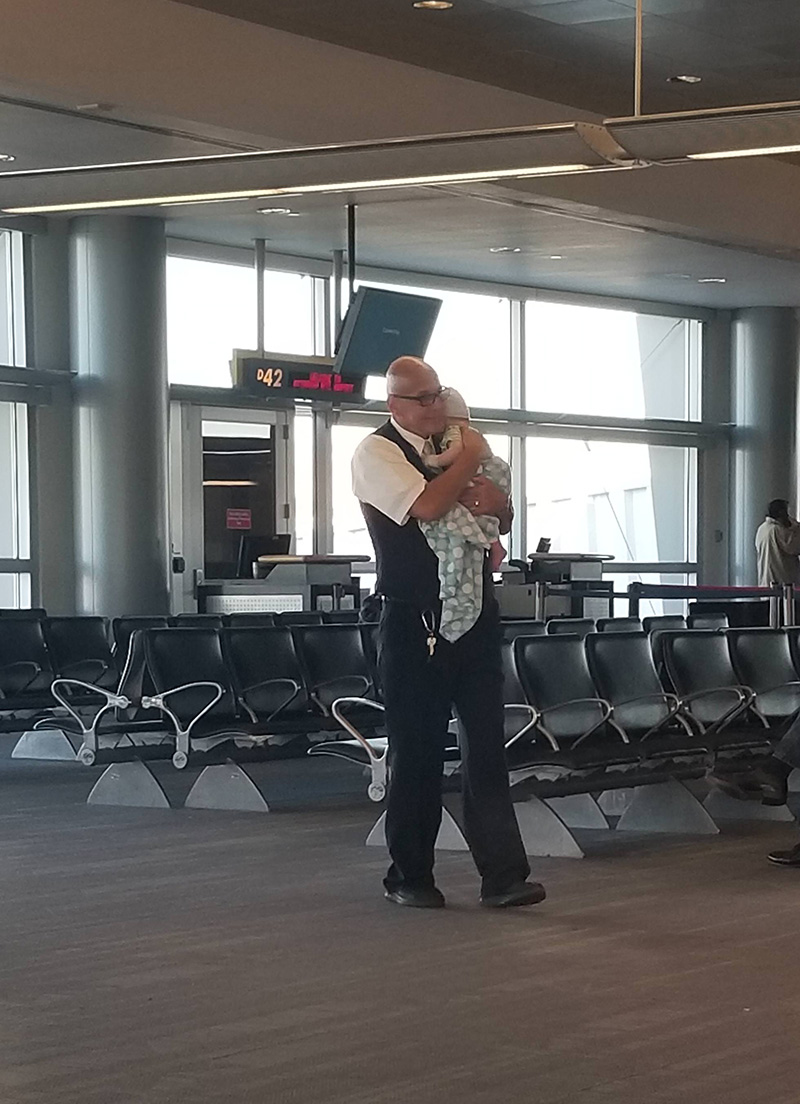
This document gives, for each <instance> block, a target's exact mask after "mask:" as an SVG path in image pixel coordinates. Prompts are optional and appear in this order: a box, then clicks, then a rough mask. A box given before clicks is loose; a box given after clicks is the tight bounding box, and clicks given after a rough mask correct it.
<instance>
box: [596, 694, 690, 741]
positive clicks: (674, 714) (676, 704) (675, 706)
mask: <svg viewBox="0 0 800 1104" xmlns="http://www.w3.org/2000/svg"><path fill="white" fill-rule="evenodd" d="M647 701H657V702H662V704H664V705H665V706H666V707H667V710H668V712H667V715H666V717H662V719H661V720H660V721H658V722H656V724H654V725H652V727H651V728H648V730H647V732H645V733H644V735H643V736H642V737H641V739H642V740H646V739H647V738H648V737H649V736H652V735H653V734H654V733H656V732H660V731H661V730H662V729H663V728H664V726H665V725H667V724H669V722H670V721H671V720H673V719H677V720H678V722H679V723H680V724H681V725H682V727H683V728H684V731H686V732H687V734H688V735H690V736H691V735H693V732H692V729H691V726H690V725H689V724H688V723H687V721H686V719H685V718H684V717H683V716H681V701H680V698H678V696H677V695H676V694H669V693H667V692H666V691H665V692H663V693H660V694H641V695H640V696H639V697H636V698H626V700H625V701H621V702H615V703H614V711H615V712H616V710H617V709H622V708H623V707H624V706H626V705H638V704H639V702H647ZM617 723H619V722H617ZM620 727H621V726H620Z"/></svg>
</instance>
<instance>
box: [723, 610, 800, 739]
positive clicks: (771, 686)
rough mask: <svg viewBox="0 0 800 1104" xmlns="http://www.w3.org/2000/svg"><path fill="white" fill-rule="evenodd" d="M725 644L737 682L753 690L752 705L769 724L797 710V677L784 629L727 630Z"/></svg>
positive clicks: (799, 680)
mask: <svg viewBox="0 0 800 1104" xmlns="http://www.w3.org/2000/svg"><path fill="white" fill-rule="evenodd" d="M726 635H727V638H728V647H729V648H730V654H731V659H732V661H733V666H734V669H735V671H736V674H737V676H738V678H739V681H740V682H741V683H742V684H743V685H744V686H749V687H751V688H752V689H753V690H755V693H756V698H755V707H756V708H757V709H758V711H759V713H760V714H761V715H762V716H763V717H766V718H767V720H768V721H770V722H771V723H773V722H776V721H778V722H779V721H784V720H786V718H787V717H790V716H792V714H794V713H796V712H797V710H798V709H800V676H798V673H797V669H796V667H795V663H794V657H793V655H792V647H791V640H790V636H789V633H787V632H786V631H785V630H784V629H767V628H746V629H729V630H728V632H727V634H726Z"/></svg>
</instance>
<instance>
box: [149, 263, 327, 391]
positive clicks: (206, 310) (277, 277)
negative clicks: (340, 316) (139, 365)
mask: <svg viewBox="0 0 800 1104" xmlns="http://www.w3.org/2000/svg"><path fill="white" fill-rule="evenodd" d="M313 296H314V288H313V278H312V277H311V276H304V275H300V274H298V273H295V272H272V271H270V272H266V273H265V277H264V346H265V348H266V349H267V350H268V351H269V352H273V353H291V354H297V355H305V354H311V353H313V351H314V326H313ZM256 315H257V310H256V274H255V268H247V267H245V266H244V265H234V264H220V263H216V262H212V261H198V260H194V259H189V258H185V257H168V258H167V357H168V366H169V380H170V383H182V384H187V385H190V386H195V387H230V386H231V385H232V380H231V372H230V360H231V354H232V352H233V350H234V349H255V348H256V346H257V344H258V335H257V333H256Z"/></svg>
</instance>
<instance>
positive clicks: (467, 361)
mask: <svg viewBox="0 0 800 1104" xmlns="http://www.w3.org/2000/svg"><path fill="white" fill-rule="evenodd" d="M167 275H168V312H169V313H168V334H169V372H170V380H171V381H172V382H174V383H185V384H195V385H197V384H206V385H209V386H216V387H229V386H230V385H231V378H230V372H229V366H228V362H229V360H230V354H231V351H232V349H233V348H253V347H255V345H256V334H255V324H256V323H255V315H256V311H255V303H254V298H255V274H254V270H253V268H251V267H249V266H243V265H234V264H222V263H219V262H214V261H211V260H208V261H204V260H196V259H184V258H180V257H170V258H169V261H168V272H167ZM386 276H387V279H386V282H383V281H382V280H381V281H380V282H379V281H373V280H369V281H365V282H367V283H369V284H371V285H372V286H376V287H383V288H388V289H390V290H397V291H405V292H411V293H415V294H421V295H429V296H435V297H438V298H441V299H442V304H443V305H442V309H441V312H440V314H439V319H438V321H437V325H436V328H435V330H434V333H433V336H432V338H431V342H430V345H429V347H428V350H427V353H426V359H427V360H428V361H429V362H430V363H431V364H432V365H433V366H434V367H435V368H436V370H437V371H438V373H439V376H440V379H441V380H442V382H443V383H444V384H446V385H450V386H453V387H455V388H457V389H458V390H459V391H460V392H461V393H462V394H463V396H464V398H465V400H466V401H467V403H468V404H469V405H470V406H472V407H473V408H475V407H479V408H481V409H482V410H486V411H489V412H491V413H490V414H489V415H488V416H487V418H488V420H487V421H485V422H483V423H482V425H483V428H484V429H485V430H486V432H487V435H488V438H489V441H490V444H491V445H492V447H493V449H494V451H495V452H496V454H497V455H499V456H502V457H503V458H504V459H506V460H509V461H510V458H511V455H512V448H511V444H512V440H513V441H514V449H513V457H514V467H515V488H516V502H515V507H516V514H517V522H516V524H515V546H514V548H513V549H512V555H513V556H514V557H517V558H522V557H524V556H525V555H526V554H527V552H528V551H529V550H531V549H533V548H535V547H536V545H537V542H538V540H539V538H540V537H549V538H550V539H551V541H552V548H553V550H554V551H567V552H571V551H575V552H598V553H603V554H607V555H609V556H613V557H614V563H615V565H618V566H622V567H623V568H624V569H625V571H624V572H623V573H622V574H620V573H616V574H615V575H614V578H615V582H616V583H617V588H618V589H621V588H622V587H623V586H624V585H627V581H630V580H633V579H636V578H643V577H647V578H650V577H652V578H654V579H655V578H659V579H660V578H661V577H662V576H661V575H660V574H658V573H657V572H653V567H652V565H654V564H659V565H660V564H663V565H664V574H663V577H664V578H667V577H669V578H674V577H676V576H677V575H680V576H681V578H683V577H684V575H685V573H686V572H687V570H689V571H691V570H693V569H694V566H695V562H696V558H697V540H696V527H697V526H696V513H697V468H698V465H697V455H698V448H697V443H699V442H697V441H696V438H695V437H694V435H693V432H690V431H689V430H688V429H687V428H684V427H679V426H678V427H676V429H675V431H674V432H673V431H670V442H671V443H669V444H667V443H665V437H664V432H665V429H664V426H663V420H664V419H672V420H678V421H681V422H692V421H698V420H699V417H700V378H701V338H702V322H701V321H699V320H698V319H696V318H689V317H677V316H676V317H668V316H666V315H663V314H656V313H653V314H646V313H643V312H641V311H639V312H637V311H634V310H628V309H624V304H623V305H621V306H620V308H618V309H617V308H611V307H609V306H607V305H603V306H592V305H587V304H586V302H585V301H582V302H577V301H576V302H574V303H570V302H548V301H547V300H546V299H545V298H544V297H542V296H541V295H536V294H535V293H530V294H531V298H530V299H528V301H527V302H523V306H522V308H521V310H520V309H519V308H517V307H516V305H515V303H513V302H512V300H511V298H509V297H508V295H498V294H496V293H493V292H492V290H491V288H487V289H484V290H476V289H475V288H470V287H469V286H468V285H467V286H465V288H464V290H452V289H451V288H448V289H446V290H442V289H437V288H436V287H435V282H432V283H431V285H430V286H420V285H421V284H423V283H424V281H423V280H422V279H420V281H419V284H416V283H415V284H406V283H398V282H393V281H392V279H391V275H390V274H388V273H387V274H386ZM322 281H323V278H322V277H320V276H313V275H303V274H300V273H297V272H283V271H281V272H269V273H268V274H267V276H266V303H265V327H266V345H267V347H268V348H269V349H270V350H272V351H275V352H285V353H293V354H313V353H315V352H317V353H319V352H321V348H320V345H321V341H322V338H321V330H320V326H319V321H320V318H319V314H318V312H317V313H315V306H316V307H317V308H319V307H320V303H321V302H322V297H321V284H322ZM524 299H525V289H519V296H518V301H519V300H524ZM515 326H516V327H517V332H516V333H515V332H514V327H515ZM517 348H519V349H521V350H523V353H522V356H521V358H517V359H515V355H514V352H513V350H514V349H517ZM521 395H523V396H524V403H522V404H520V403H519V402H516V401H515V397H517V398H518V397H519V396H521ZM367 397H368V399H369V398H372V399H380V398H383V397H385V382H384V380H383V379H382V378H380V377H376V378H375V379H372V380H370V381H369V384H368V388H367ZM520 405H522V406H523V407H524V409H525V410H526V411H528V412H530V417H529V418H528V419H526V420H527V421H528V423H529V424H527V425H524V426H520V425H519V424H516V423H515V421H514V414H513V413H511V411H512V408H513V407H514V406H517V407H519V406H520ZM539 413H541V414H544V415H548V417H539ZM549 415H558V416H559V417H561V418H563V420H564V421H565V422H567V423H568V424H569V422H570V419H575V420H577V423H576V421H575V420H573V421H572V424H571V425H570V426H569V429H568V430H565V431H564V432H563V434H562V435H560V436H556V435H555V432H556V431H555V430H554V428H553V419H552V418H551V417H549ZM597 416H602V417H603V418H605V419H608V420H609V421H608V422H607V423H604V424H602V425H597V424H596V423H595V422H593V419H594V418H596V417H597ZM626 419H636V421H637V423H638V424H637V426H635V427H631V426H630V425H626V424H625V423H626ZM651 419H652V420H655V421H653V424H652V426H649V425H648V424H647V423H648V422H649V421H650V420H651ZM539 423H541V425H542V429H541V431H537V430H536V428H535V426H536V425H537V424H539ZM581 423H583V424H581ZM642 423H644V424H642ZM659 423H661V424H659ZM375 424H376V422H375V418H374V413H373V414H372V416H371V417H370V418H367V417H365V418H364V419H363V421H362V420H361V418H360V415H359V414H358V412H357V411H353V410H351V411H350V412H349V413H348V415H347V422H346V424H335V425H333V426H332V428H331V429H330V431H329V432H326V433H324V434H322V436H320V437H319V438H318V439H317V440H315V435H314V419H313V417H312V412H311V407H310V405H308V406H306V405H302V404H301V405H298V407H297V408H296V411H295V417H294V422H293V425H294V430H293V465H294V497H295V525H294V530H295V544H294V547H295V549H296V551H297V552H299V553H308V552H311V551H312V550H313V549H314V542H315V532H316V533H317V535H318V541H319V543H320V545H321V547H320V549H319V550H320V551H324V550H325V547H324V546H325V545H326V543H327V544H329V548H328V549H327V550H329V551H332V552H335V553H337V554H349V553H352V554H359V555H369V556H372V554H373V550H372V546H371V543H370V541H369V535H368V533H367V530H366V525H365V523H364V519H363V517H362V514H361V510H360V507H359V504H358V503H357V502H356V500H355V499H354V497H353V494H352V490H351V477H350V461H351V458H352V454H353V452H354V450H355V448H356V446H357V444H358V443H359V441H360V440H362V438H363V437H364V436H365V435H366V434H367V433H369V432H371V431H372V429H373V427H374V425H375ZM632 429H635V430H636V432H637V438H636V441H635V442H634V441H631V440H620V439H619V438H620V434H622V433H627V432H631V431H632ZM315 484H319V485H320V490H321V495H320V501H323V502H324V501H325V500H326V499H327V498H328V497H329V499H330V503H331V510H330V516H327V510H326V511H325V513H326V517H324V518H316V517H315V516H314V510H315V490H314V488H315ZM326 534H328V535H327V536H326ZM628 567H630V571H627V568H628ZM641 572H644V576H643V575H642V574H641ZM367 575H369V569H368V572H367ZM628 576H629V578H628ZM366 577H367V576H365V578H366ZM655 605H658V607H659V609H661V608H662V605H663V604H662V603H656V604H655ZM655 605H654V610H655Z"/></svg>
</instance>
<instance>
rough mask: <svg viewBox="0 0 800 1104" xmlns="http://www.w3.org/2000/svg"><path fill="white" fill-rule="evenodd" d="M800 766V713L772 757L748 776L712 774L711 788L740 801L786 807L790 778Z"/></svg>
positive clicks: (776, 746)
mask: <svg viewBox="0 0 800 1104" xmlns="http://www.w3.org/2000/svg"><path fill="white" fill-rule="evenodd" d="M795 767H800V714H797V715H795V716H794V717H793V718H792V720H791V721H790V722H789V726H788V728H787V729H786V732H785V733H784V735H783V736H782V737H781V739H780V740H779V741H778V743H777V744H776V745H775V748H774V750H773V752H772V755H771V756H770V758H769V759H768V760H766V762H764V763H762V764H761V765H760V766H759V767H757V768H756V770H754V771H752V772H751V773H750V774H749V775H747V776H741V777H740V776H731V775H725V774H717V773H716V772H715V771H712V772H711V773H710V774H709V776H708V777H709V782H710V783H711V785H712V786H715V787H716V788H717V789H720V790H722V791H723V793H726V794H728V796H729V797H735V798H738V799H739V800H743V801H745V800H759V799H760V800H761V802H762V803H763V804H764V805H785V804H786V798H787V796H788V780H789V775H790V774H791V773H792V771H793V770H794V769H795Z"/></svg>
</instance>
